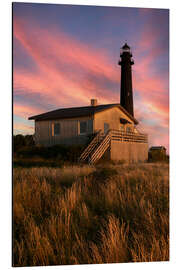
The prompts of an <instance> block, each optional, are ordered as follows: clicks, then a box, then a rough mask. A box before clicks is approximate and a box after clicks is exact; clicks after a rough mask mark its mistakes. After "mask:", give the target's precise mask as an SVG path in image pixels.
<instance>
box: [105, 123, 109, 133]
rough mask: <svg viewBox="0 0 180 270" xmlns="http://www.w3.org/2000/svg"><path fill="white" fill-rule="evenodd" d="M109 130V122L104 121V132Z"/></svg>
mask: <svg viewBox="0 0 180 270" xmlns="http://www.w3.org/2000/svg"><path fill="white" fill-rule="evenodd" d="M108 130H109V124H108V123H104V134H106V133H107V132H108Z"/></svg>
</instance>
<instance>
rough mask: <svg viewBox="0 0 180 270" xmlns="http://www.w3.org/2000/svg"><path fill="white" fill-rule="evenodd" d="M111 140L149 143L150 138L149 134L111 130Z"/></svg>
mask: <svg viewBox="0 0 180 270" xmlns="http://www.w3.org/2000/svg"><path fill="white" fill-rule="evenodd" d="M111 140H114V141H121V142H138V143H147V142H148V136H147V134H142V133H134V132H125V131H120V130H114V129H111Z"/></svg>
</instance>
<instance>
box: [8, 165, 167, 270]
mask: <svg viewBox="0 0 180 270" xmlns="http://www.w3.org/2000/svg"><path fill="white" fill-rule="evenodd" d="M168 169H169V167H168V164H139V165H137V164H136V165H111V166H109V167H104V168H103V167H101V166H97V167H96V168H95V167H89V166H83V167H78V166H74V167H67V168H66V167H65V168H63V169H52V168H32V169H20V168H17V169H14V183H13V191H14V211H13V220H14V224H13V225H14V226H13V235H14V237H13V254H14V255H13V265H14V266H35V265H39V266H40V265H61V264H85V263H115V262H117V263H118V262H148V261H167V260H169V172H168Z"/></svg>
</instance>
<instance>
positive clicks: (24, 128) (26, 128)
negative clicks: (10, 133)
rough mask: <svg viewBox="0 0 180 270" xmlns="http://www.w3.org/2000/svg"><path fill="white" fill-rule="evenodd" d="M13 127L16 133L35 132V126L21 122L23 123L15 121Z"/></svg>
mask: <svg viewBox="0 0 180 270" xmlns="http://www.w3.org/2000/svg"><path fill="white" fill-rule="evenodd" d="M13 129H14V133H15V134H19V133H23V134H33V133H34V127H31V126H28V125H25V124H21V123H14V127H13Z"/></svg>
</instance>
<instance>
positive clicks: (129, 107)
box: [118, 43, 134, 116]
mask: <svg viewBox="0 0 180 270" xmlns="http://www.w3.org/2000/svg"><path fill="white" fill-rule="evenodd" d="M120 58H121V59H120V61H119V63H118V64H119V65H120V66H121V99H120V105H121V106H122V107H123V108H125V109H126V111H127V112H128V113H129V114H130V115H132V116H134V109H133V91H132V69H131V66H132V65H133V64H134V61H133V59H132V53H131V50H130V47H129V46H128V45H127V43H125V44H124V46H123V47H122V48H121V51H120Z"/></svg>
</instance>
